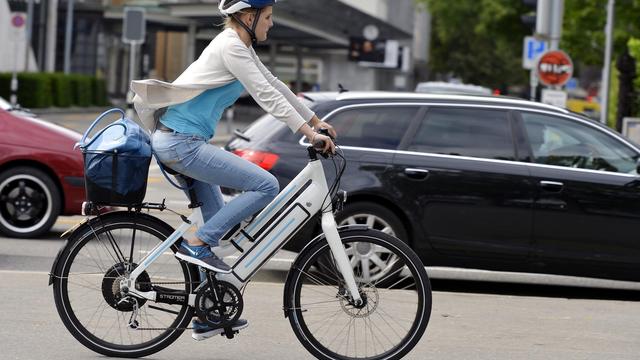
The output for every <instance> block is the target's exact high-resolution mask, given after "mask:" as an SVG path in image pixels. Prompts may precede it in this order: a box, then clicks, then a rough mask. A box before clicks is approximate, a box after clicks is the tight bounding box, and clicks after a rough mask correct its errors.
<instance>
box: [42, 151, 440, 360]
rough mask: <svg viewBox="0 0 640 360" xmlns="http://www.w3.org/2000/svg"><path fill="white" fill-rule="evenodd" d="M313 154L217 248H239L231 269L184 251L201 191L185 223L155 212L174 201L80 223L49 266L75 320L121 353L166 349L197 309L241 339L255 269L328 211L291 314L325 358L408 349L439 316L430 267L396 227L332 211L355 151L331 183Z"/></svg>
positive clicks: (287, 297) (78, 328)
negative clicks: (217, 268) (212, 267)
mask: <svg viewBox="0 0 640 360" xmlns="http://www.w3.org/2000/svg"><path fill="white" fill-rule="evenodd" d="M317 145H321V144H317ZM308 153H309V158H310V161H309V163H308V165H307V166H306V167H305V168H304V169H303V170H302V171H301V172H300V174H299V175H298V176H297V177H296V178H295V179H294V180H293V181H291V183H290V184H289V185H288V186H287V187H286V188H285V189H284V190H283V191H282V192H281V193H280V194H279V195H278V196H277V197H276V198H275V199H274V200H273V202H271V203H270V204H269V205H268V206H267V207H266V208H265V209H264V210H262V211H261V212H260V213H259V214H258V215H257V216H255V217H254V218H253V219H252V220H251V221H250V222H249V223H248V224H243V225H242V226H240V225H239V226H237V227H236V228H234V229H232V230H231V231H229V233H228V234H227V235H226V236H225V237H224V239H223V240H221V242H220V245H219V247H216V248H214V249H212V250H213V251H214V252H215V253H216V254H217V255H218V256H220V257H224V256H228V255H233V254H236V255H237V260H235V261H234V263H233V265H232V272H231V273H229V274H221V273H214V272H211V271H208V270H205V269H203V268H200V269H198V268H197V267H196V266H194V265H192V264H189V263H186V262H183V261H181V260H179V259H177V258H176V257H175V256H174V253H175V252H176V251H177V250H178V247H179V245H180V241H182V236H183V235H184V234H185V233H186V232H187V230H188V229H189V228H190V227H192V226H200V225H202V224H203V220H202V214H201V211H200V208H199V204H198V200H197V199H196V197H195V193H194V192H190V201H191V204H190V208H192V213H191V215H190V216H189V217H186V216H184V215H180V216H181V217H182V221H183V223H182V225H180V226H179V227H178V229H176V230H174V229H173V228H172V227H171V226H169V225H168V224H166V223H165V222H163V221H162V220H160V219H158V218H156V217H153V216H151V215H149V214H148V212H149V211H151V210H158V211H164V210H167V211H171V210H168V209H167V208H166V206H165V204H164V201H163V202H162V203H144V204H141V205H140V206H139V207H136V208H130V209H129V210H127V211H114V212H108V213H105V214H98V215H95V216H93V217H90V218H87V219H86V220H85V221H84V222H82V223H81V224H80V225H79V226H78V227H76V228H74V229H73V232H72V233H71V235H70V236H69V238H68V240H67V242H66V244H65V246H64V247H63V248H62V249H61V250H60V252H59V253H58V257H57V258H56V260H55V262H54V264H53V268H52V271H51V275H50V281H49V284H50V285H53V292H54V298H55V304H56V307H57V310H58V313H59V314H60V317H61V318H62V321H63V322H64V324H65V326H66V327H67V329H68V330H69V331H70V332H71V334H72V335H73V336H74V337H75V338H76V339H77V340H78V341H80V342H81V343H82V344H83V345H85V346H86V347H88V348H89V349H91V350H93V351H95V352H98V353H100V354H103V355H107V356H116V357H141V356H147V355H150V354H153V353H156V352H158V351H160V350H162V349H164V348H165V347H167V346H168V345H170V344H171V343H173V342H174V341H175V340H176V339H177V338H178V337H179V336H180V335H181V334H182V333H183V332H184V330H186V329H188V326H189V324H190V321H191V320H192V319H193V317H194V316H197V317H198V318H199V319H200V321H203V322H206V323H208V324H210V325H212V326H220V325H222V327H223V328H224V329H225V330H224V332H223V335H226V336H227V337H229V338H232V337H233V336H234V331H233V330H232V329H231V327H230V326H231V324H232V323H233V322H234V321H235V320H236V319H238V318H239V317H240V315H241V313H242V310H243V299H242V293H243V290H244V287H245V286H246V285H247V283H248V282H249V280H250V279H251V277H252V276H253V275H254V274H255V273H256V272H257V271H258V270H260V268H261V267H262V266H263V265H264V264H265V263H266V262H267V261H268V260H269V259H270V258H271V257H272V256H273V255H274V254H275V253H276V252H277V251H278V250H279V249H280V248H282V246H283V245H284V244H285V243H286V242H287V240H289V239H290V238H291V237H293V235H295V234H296V232H297V231H298V230H299V229H301V228H302V227H303V226H304V225H305V223H307V222H308V221H310V220H311V219H317V218H318V217H317V216H316V215H319V217H320V221H321V226H322V232H323V233H322V234H321V235H319V236H317V237H316V238H315V239H313V240H311V241H310V242H309V244H308V245H307V246H306V247H305V248H304V249H303V250H302V251H301V252H300V254H299V255H298V257H297V258H296V260H295V261H294V262H293V264H292V266H291V269H290V271H289V274H288V276H287V280H286V283H285V287H284V289H285V290H284V306H283V310H284V316H285V317H288V318H289V320H290V323H291V327H292V329H293V331H294V333H295V334H296V336H297V337H298V339H299V340H300V342H301V343H302V344H303V345H304V347H305V348H306V349H307V350H308V351H309V352H311V353H312V354H313V355H314V356H316V357H317V358H320V359H354V358H357V359H397V358H401V357H402V356H404V355H405V354H407V353H408V352H409V351H410V350H411V349H412V348H413V347H414V346H415V345H416V344H417V343H418V341H419V340H420V338H421V337H422V335H423V334H424V332H425V329H426V327H427V324H428V322H429V317H430V314H431V287H430V283H429V279H428V277H427V273H426V272H425V269H424V265H423V264H422V262H421V261H420V259H419V258H418V256H417V255H416V254H415V253H414V252H413V251H412V250H411V249H410V248H409V246H407V245H406V244H405V243H403V242H402V241H400V240H399V239H397V238H395V237H393V236H390V235H387V234H385V233H383V232H380V231H376V230H373V229H370V228H367V227H366V226H363V225H356V226H344V227H337V226H336V222H335V220H334V214H333V213H334V209H339V208H340V207H341V206H342V204H343V203H344V201H345V200H346V194H345V193H344V192H340V191H338V189H337V188H338V185H339V181H340V177H341V175H342V172H343V171H344V168H345V166H346V161H345V159H344V157H343V156H341V154H340V153H338V154H337V155H338V157H339V158H341V159H342V166H341V168H339V167H338V165H336V158H335V157H332V160H333V161H334V165H336V166H335V169H336V179H335V181H334V182H333V185H332V186H331V187H329V186H328V183H327V180H326V178H325V173H324V170H323V167H322V163H321V161H320V160H318V156H317V155H318V154H321V153H320V152H319V151H318V150H316V148H314V147H311V146H310V147H309V148H308ZM91 208H92V206H91V204H87V209H88V210H91ZM143 210H144V211H143ZM178 215H179V214H178ZM199 271H202V272H203V276H202V278H203V281H201V276H200V274H199Z"/></svg>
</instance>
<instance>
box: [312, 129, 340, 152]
mask: <svg viewBox="0 0 640 360" xmlns="http://www.w3.org/2000/svg"><path fill="white" fill-rule="evenodd" d="M312 141H313V147H314V148H316V149H318V150H322V153H324V154H326V153H327V152H330V153H331V154H335V153H336V145H335V144H334V143H333V141H332V140H331V138H330V137H328V136H326V135H322V134H318V133H316V134H315V135H314V136H313V140H312Z"/></svg>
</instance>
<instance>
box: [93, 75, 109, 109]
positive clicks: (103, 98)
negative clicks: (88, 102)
mask: <svg viewBox="0 0 640 360" xmlns="http://www.w3.org/2000/svg"><path fill="white" fill-rule="evenodd" d="M92 84H93V105H96V106H108V105H109V101H108V99H107V82H106V80H104V79H99V78H93V79H92Z"/></svg>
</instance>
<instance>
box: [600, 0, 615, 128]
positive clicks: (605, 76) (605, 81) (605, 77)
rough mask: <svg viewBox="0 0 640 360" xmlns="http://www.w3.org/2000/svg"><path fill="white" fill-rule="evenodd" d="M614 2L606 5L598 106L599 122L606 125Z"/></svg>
mask: <svg viewBox="0 0 640 360" xmlns="http://www.w3.org/2000/svg"><path fill="white" fill-rule="evenodd" d="M614 9H615V0H609V3H608V4H607V26H606V28H605V34H606V36H607V38H606V44H605V51H604V68H603V70H602V87H601V89H600V92H601V93H602V103H601V105H600V122H601V123H603V124H605V125H606V124H607V114H608V112H609V111H608V110H609V83H610V79H611V47H612V42H613V22H614V21H615V19H614Z"/></svg>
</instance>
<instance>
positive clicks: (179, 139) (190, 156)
mask: <svg viewBox="0 0 640 360" xmlns="http://www.w3.org/2000/svg"><path fill="white" fill-rule="evenodd" d="M151 144H152V147H153V150H154V151H155V153H156V155H157V156H158V159H159V160H160V161H161V162H162V163H163V164H164V165H166V166H168V167H169V168H171V169H173V170H175V171H177V172H179V173H181V174H184V175H186V176H188V177H190V178H193V179H194V180H195V183H194V190H195V192H196V195H197V197H198V201H200V202H201V203H202V204H203V205H202V216H203V218H204V221H205V224H204V226H202V227H201V228H200V229H198V231H196V236H197V237H198V239H200V240H202V241H204V242H206V243H207V244H209V245H211V246H217V245H218V242H219V241H220V239H221V238H222V236H223V235H224V234H225V233H226V232H227V231H229V230H230V229H231V228H232V227H233V226H235V225H236V224H238V223H240V221H242V220H244V219H246V218H248V217H249V216H251V215H253V214H255V213H256V212H258V211H260V210H261V209H262V208H264V207H265V206H266V205H267V204H269V202H271V200H273V199H274V198H275V197H276V195H278V192H279V186H278V181H277V180H276V178H275V177H274V176H273V175H271V174H270V173H268V172H267V171H266V170H264V169H262V168H261V167H259V166H258V165H256V164H254V163H252V162H249V161H247V160H245V159H242V158H240V157H238V156H236V155H234V154H232V153H230V152H228V151H226V150H224V149H221V148H219V147H217V146H214V145H212V144H210V143H208V142H207V140H206V139H204V138H202V137H200V136H196V135H187V134H180V133H176V132H166V131H160V130H157V131H156V132H154V133H153V136H152V137H151ZM182 184H183V185H184V182H182ZM220 186H224V187H228V188H231V189H236V190H239V191H243V193H242V194H240V195H239V196H237V197H236V198H235V199H233V200H232V201H230V202H229V203H228V204H227V205H226V206H225V205H224V201H223V199H222V193H221V192H220Z"/></svg>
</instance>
